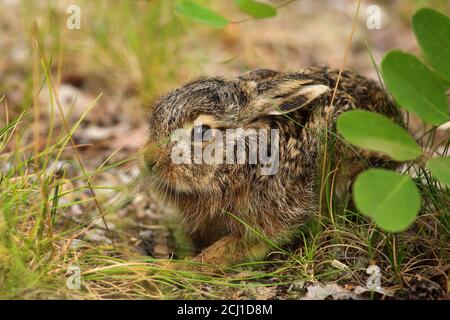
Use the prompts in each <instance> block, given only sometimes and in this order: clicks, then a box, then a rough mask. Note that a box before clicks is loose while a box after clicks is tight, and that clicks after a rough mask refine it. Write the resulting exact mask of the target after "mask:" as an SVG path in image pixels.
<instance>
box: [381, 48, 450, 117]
mask: <svg viewBox="0 0 450 320" xmlns="http://www.w3.org/2000/svg"><path fill="white" fill-rule="evenodd" d="M381 71H382V75H383V78H384V81H385V82H386V86H387V87H388V88H389V90H390V91H391V92H392V95H393V96H394V97H395V99H396V100H397V102H398V103H399V104H400V105H401V106H402V107H404V108H405V109H407V110H409V111H412V112H414V113H415V114H417V115H418V116H419V117H420V118H421V119H422V120H423V121H425V122H428V123H432V124H434V125H440V124H442V123H444V122H446V121H448V120H449V116H448V110H447V96H446V94H445V89H444V87H443V86H442V84H441V83H440V82H439V80H438V79H437V78H436V77H435V75H434V74H433V72H432V71H431V70H430V69H429V68H428V67H427V66H426V65H424V64H423V63H422V62H420V61H419V59H417V58H416V57H415V56H413V55H411V54H408V53H403V52H401V51H397V50H395V51H391V52H389V53H388V54H387V55H386V56H385V57H384V59H383V61H382V62H381Z"/></svg>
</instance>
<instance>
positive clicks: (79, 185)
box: [0, 1, 450, 299]
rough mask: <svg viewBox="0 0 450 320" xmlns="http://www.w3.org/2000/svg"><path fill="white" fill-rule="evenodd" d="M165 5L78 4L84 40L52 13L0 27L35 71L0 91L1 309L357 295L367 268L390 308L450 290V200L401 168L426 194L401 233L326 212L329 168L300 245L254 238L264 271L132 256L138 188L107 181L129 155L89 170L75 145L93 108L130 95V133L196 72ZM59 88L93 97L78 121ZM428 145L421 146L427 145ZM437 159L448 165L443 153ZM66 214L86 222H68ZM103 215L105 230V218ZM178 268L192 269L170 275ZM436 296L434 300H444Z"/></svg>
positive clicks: (125, 110)
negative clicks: (40, 302)
mask: <svg viewBox="0 0 450 320" xmlns="http://www.w3.org/2000/svg"><path fill="white" fill-rule="evenodd" d="M112 3H114V4H112ZM173 3H174V2H173V1H148V2H135V1H117V2H109V1H95V2H92V1H78V4H79V5H80V7H81V10H82V29H81V30H79V31H69V30H67V29H66V28H61V27H59V26H63V25H64V14H63V13H64V6H63V5H61V4H60V2H59V1H49V2H48V3H47V4H44V7H43V8H42V7H39V6H41V5H40V4H38V2H30V1H26V2H25V1H24V2H22V3H21V4H20V6H19V7H14V8H13V9H11V10H13V11H14V12H13V13H11V15H14V16H16V17H18V18H17V19H15V20H14V21H9V22H8V23H9V25H10V27H11V28H12V30H13V31H11V32H17V31H22V32H23V34H24V35H25V38H26V40H25V43H26V45H27V47H26V48H27V50H28V54H29V58H30V59H27V60H26V62H25V63H24V64H14V62H12V63H11V66H12V67H11V68H10V69H9V70H6V71H5V74H6V75H7V76H11V74H12V73H13V71H14V70H13V67H14V68H16V70H15V71H17V70H18V72H19V73H21V77H22V78H21V80H22V81H23V84H22V85H21V86H20V87H19V88H18V89H17V90H18V92H19V95H20V98H19V99H17V98H15V97H14V96H12V95H11V90H12V89H11V87H9V84H8V83H6V82H1V83H0V86H1V89H2V91H3V92H6V95H5V96H3V97H1V99H0V110H1V112H0V116H1V118H0V168H1V176H0V203H1V206H0V274H1V276H0V298H2V299H36V298H37V299H49V298H63V299H111V298H120V299H130V298H133V299H170V298H187V299H218V298H270V297H277V298H280V299H289V298H294V299H295V298H299V297H301V296H303V295H304V293H305V287H306V285H307V284H309V283H315V282H321V283H327V282H331V281H337V282H338V283H342V284H346V285H350V286H357V285H362V286H364V285H365V283H366V280H367V277H368V275H367V274H366V268H367V267H368V266H369V265H371V264H377V265H378V266H379V267H380V268H381V269H382V272H383V273H382V275H383V279H382V285H383V287H385V288H387V289H389V290H391V291H392V292H393V293H395V295H396V297H406V298H408V297H412V296H415V295H417V292H416V291H417V290H416V287H417V286H418V283H425V284H426V285H427V287H428V288H434V284H435V283H442V281H448V277H449V272H450V269H449V267H448V266H449V255H450V246H449V243H450V213H449V209H448V203H449V202H450V201H449V200H450V199H449V197H450V196H449V194H448V192H447V191H446V190H445V189H442V188H441V187H440V186H439V185H438V184H437V182H436V180H434V179H433V177H432V176H430V174H429V173H428V172H426V171H423V170H422V169H418V168H416V167H414V166H411V167H410V168H405V170H409V172H410V173H411V174H412V175H413V176H415V180H416V181H417V183H418V185H419V186H420V188H421V191H422V195H423V199H424V204H423V212H422V213H421V216H420V218H419V219H418V221H417V222H416V223H415V225H414V226H413V227H412V228H411V229H410V230H409V231H408V232H405V233H402V234H398V235H393V234H388V233H384V232H383V231H381V230H379V229H377V228H376V227H375V226H374V225H373V223H371V222H370V221H369V220H367V219H365V218H363V217H362V216H361V215H359V214H358V213H357V212H354V210H353V209H351V207H350V206H346V207H345V206H337V205H336V204H335V203H334V202H333V173H334V170H333V169H334V166H335V165H336V164H334V163H333V161H332V160H333V159H332V158H331V157H329V158H328V163H327V165H326V166H325V169H324V170H325V171H324V183H326V186H324V193H325V195H324V201H325V203H326V206H325V207H324V210H323V211H324V212H322V213H316V214H315V215H313V217H312V218H311V220H310V221H309V222H308V224H307V225H305V226H302V228H301V229H300V230H299V232H298V236H297V237H296V241H294V242H293V243H290V244H287V245H284V246H281V247H280V246H278V245H276V244H274V243H273V241H272V240H271V239H268V238H267V237H265V236H264V234H261V233H259V232H258V231H257V230H254V232H257V233H258V236H260V237H262V238H263V241H267V242H268V243H271V244H272V245H273V252H272V253H271V254H270V255H269V256H268V257H267V259H265V260H264V261H254V262H248V263H243V264H240V265H236V266H229V267H227V268H224V269H222V270H215V269H214V268H208V266H202V267H203V268H201V269H199V268H196V267H195V266H196V263H195V262H193V261H190V260H189V259H188V260H183V259H180V260H175V259H173V260H171V261H169V260H167V259H155V258H150V257H148V256H146V255H144V254H142V253H141V252H139V251H137V250H136V245H135V243H134V242H133V240H132V239H133V238H134V237H137V233H138V231H137V229H139V228H141V227H142V226H136V222H135V220H138V219H135V216H136V214H137V213H136V212H134V211H133V212H131V213H129V214H128V215H123V214H121V213H120V212H121V210H124V209H126V208H128V207H129V206H130V204H132V203H133V201H134V200H135V199H134V198H135V197H136V193H137V192H138V189H139V186H138V185H139V184H138V181H136V179H135V178H134V177H133V178H132V179H131V181H129V182H127V183H112V182H111V179H110V177H111V176H118V175H120V174H123V173H128V172H130V171H131V170H132V169H133V168H134V167H136V156H135V155H134V154H127V155H126V156H124V157H119V156H120V154H121V149H120V148H118V149H114V150H112V151H110V152H109V153H108V154H107V155H106V156H100V155H98V157H99V158H100V159H101V160H100V164H99V165H98V164H97V165H93V164H92V163H91V161H89V160H92V159H90V154H89V153H87V151H86V150H85V147H83V144H82V143H79V142H78V141H77V140H76V139H75V140H73V139H74V137H75V138H76V137H77V134H80V132H83V130H85V129H86V128H87V127H86V124H85V123H86V122H88V121H93V120H92V119H90V118H89V117H91V114H92V113H94V112H95V110H96V109H98V108H100V107H105V106H106V105H107V103H110V102H111V101H115V100H116V99H118V97H122V98H123V97H125V98H124V99H125V100H124V101H125V102H126V104H125V105H124V106H121V107H120V108H118V109H117V110H116V111H117V112H120V115H121V117H122V118H125V119H127V120H126V121H130V122H131V123H136V122H133V121H137V120H136V119H139V118H141V117H142V116H143V115H144V114H145V113H146V111H147V110H146V109H147V105H148V103H149V102H150V101H151V99H153V97H154V96H155V95H156V94H158V93H159V92H161V91H164V90H165V89H167V88H168V87H171V86H172V83H173V82H178V81H179V80H180V79H181V78H183V76H184V72H185V70H184V69H183V68H181V69H182V70H180V67H179V66H180V64H183V63H186V64H187V65H188V66H192V67H193V68H195V67H196V66H195V62H193V61H187V59H188V58H187V57H185V56H184V54H183V50H182V49H183V45H182V44H183V41H185V39H186V38H185V36H186V35H187V30H186V28H185V27H186V26H185V22H183V21H181V20H180V19H179V18H177V17H176V16H174V15H173V11H172V6H173ZM36 12H39V16H38V18H37V19H35V18H33V17H34V16H35V15H36ZM130 16H132V17H134V19H133V20H130V19H129V17H130ZM185 68H186V66H185ZM74 79H75V80H74ZM80 79H81V80H80ZM80 81H81V84H79V83H78V82H80ZM62 82H72V83H74V85H76V86H80V87H81V89H82V90H85V91H88V92H89V91H93V92H92V96H93V98H92V99H90V100H89V102H88V103H87V104H86V105H85V106H84V108H83V110H82V112H79V110H77V106H79V105H78V104H77V102H76V101H75V100H74V101H72V102H70V103H69V108H68V110H66V109H64V108H61V109H63V110H62V111H63V112H62V113H61V112H60V111H61V110H60V108H59V107H60V105H61V104H63V107H64V106H65V105H66V104H64V103H63V102H64V101H61V100H62V97H61V96H60V94H59V92H58V90H57V88H59V84H60V83H62ZM118 93H120V94H118ZM44 96H48V97H47V100H45V99H44V101H45V102H48V105H49V108H48V109H46V105H45V103H44V102H43V97H44ZM77 112H78V113H79V115H78V116H77V117H76V118H75V119H73V117H72V116H71V115H73V114H76V113H77ZM62 115H64V117H63V116H62ZM63 118H65V119H66V120H67V121H63ZM94 120H95V119H94ZM100 120H103V119H100ZM65 123H67V127H66V125H65ZM432 135H433V132H427V133H426V134H425V135H424V136H423V137H422V140H423V141H425V142H424V143H425V144H426V145H430V144H431V142H430V139H431V138H432ZM332 138H333V137H329V139H330V143H329V144H328V147H329V148H332V145H333V143H332ZM88 149H89V148H88ZM75 152H79V154H80V159H79V161H78V160H77V158H76V157H75ZM442 152H444V153H448V143H447V145H445V146H443V151H442ZM330 154H332V152H330ZM96 156H97V155H96ZM83 168H84V169H83ZM108 179H109V180H108ZM89 184H90V186H89ZM91 188H92V190H93V191H92V190H90V189H91ZM96 200H97V201H98V203H99V204H98V205H97V204H96ZM99 207H100V210H99ZM74 208H81V209H79V210H81V212H82V214H81V215H80V214H79V215H74V214H73V212H72V211H73V210H74ZM133 208H134V207H133ZM103 214H104V215H105V218H106V221H107V223H108V225H109V227H110V229H109V231H107V230H106V229H105V226H104V224H103V223H102V221H101V219H100V216H101V215H103ZM230 215H232V216H233V213H230ZM236 218H237V217H236ZM242 223H244V224H245V222H244V221H242ZM176 225H177V223H176V222H173V223H171V224H170V228H171V229H174V231H173V232H172V233H173V234H174V238H175V239H173V242H174V243H175V244H178V246H179V247H182V246H183V245H185V239H184V238H183V236H182V232H181V231H180V230H177V229H176ZM174 226H175V227H174ZM147 227H148V226H147ZM147 227H146V228H147ZM150 227H153V226H150ZM249 227H250V226H249ZM89 230H96V231H99V232H100V231H101V232H103V233H101V235H105V236H106V237H105V238H106V239H109V240H110V242H108V241H100V242H97V241H92V240H89V239H88V238H86V232H88V231H89ZM186 250H188V249H185V251H186ZM183 255H186V252H180V253H179V257H180V258H181V257H182V256H183ZM174 263H175V264H180V265H185V266H186V265H187V267H185V268H177V269H175V268H173V267H172V266H173V264H174ZM74 270H79V271H80V275H81V287H80V288H79V289H77V288H73V287H72V288H71V286H70V284H73V283H71V282H70V281H71V280H73V279H74V278H73V277H71V276H73V271H74ZM75 272H76V271H75ZM68 281H69V282H68ZM68 283H69V286H68ZM448 287H449V286H448V284H447V288H448ZM434 290H435V291H434V292H435V294H436V296H438V297H443V296H444V295H445V294H448V292H441V291H442V290H443V289H441V291H439V292H437V291H436V290H438V289H434ZM447 290H448V289H447ZM436 292H437V293H436ZM368 297H369V298H370V297H379V296H368Z"/></svg>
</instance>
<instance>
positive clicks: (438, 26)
mask: <svg viewBox="0 0 450 320" xmlns="http://www.w3.org/2000/svg"><path fill="white" fill-rule="evenodd" d="M412 24H413V28H414V32H415V33H416V38H417V41H418V42H419V45H420V47H421V48H422V50H423V52H424V53H425V55H426V57H427V61H428V62H429V63H430V65H431V66H432V67H433V69H435V70H436V71H437V72H438V73H439V74H440V75H441V76H442V77H443V78H444V79H445V80H447V81H448V82H449V83H450V19H449V18H448V17H447V16H446V15H444V14H442V13H440V12H438V11H436V10H433V9H429V8H424V9H421V10H419V11H417V13H416V14H415V15H414V17H413V19H412Z"/></svg>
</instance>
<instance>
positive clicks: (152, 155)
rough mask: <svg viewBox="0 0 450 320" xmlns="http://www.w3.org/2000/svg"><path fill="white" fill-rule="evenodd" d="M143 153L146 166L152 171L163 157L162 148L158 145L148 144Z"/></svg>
mask: <svg viewBox="0 0 450 320" xmlns="http://www.w3.org/2000/svg"><path fill="white" fill-rule="evenodd" d="M142 153H143V158H144V163H145V166H146V167H147V168H148V169H152V168H153V167H154V166H155V164H156V162H158V159H159V158H160V157H161V148H160V147H159V145H158V144H157V143H148V144H147V145H145V146H144V148H143V151H142Z"/></svg>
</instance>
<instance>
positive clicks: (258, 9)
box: [234, 0, 277, 19]
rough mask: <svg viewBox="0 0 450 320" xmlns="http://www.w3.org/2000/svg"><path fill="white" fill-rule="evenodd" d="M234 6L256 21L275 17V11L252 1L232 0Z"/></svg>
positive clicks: (263, 4)
mask: <svg viewBox="0 0 450 320" xmlns="http://www.w3.org/2000/svg"><path fill="white" fill-rule="evenodd" d="M234 2H235V3H236V5H237V6H238V7H239V8H240V9H241V10H242V11H244V12H245V13H247V14H248V15H250V16H252V17H253V18H256V19H265V18H270V17H274V16H276V15H277V9H276V8H274V7H272V6H271V5H268V4H266V3H262V2H259V1H254V0H234Z"/></svg>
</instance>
